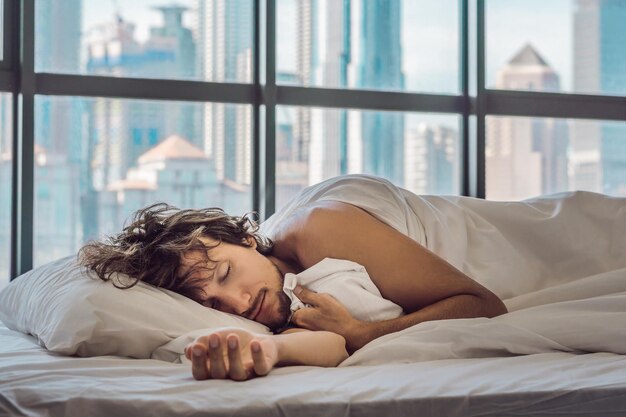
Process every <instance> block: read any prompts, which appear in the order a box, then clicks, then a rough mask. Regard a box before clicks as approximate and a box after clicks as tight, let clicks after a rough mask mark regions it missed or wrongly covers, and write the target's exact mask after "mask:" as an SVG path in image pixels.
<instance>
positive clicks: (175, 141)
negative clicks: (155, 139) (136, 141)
mask: <svg viewBox="0 0 626 417" xmlns="http://www.w3.org/2000/svg"><path fill="white" fill-rule="evenodd" d="M168 159H208V158H207V156H206V155H205V154H204V152H202V149H200V148H198V147H197V146H195V145H194V144H192V143H191V142H189V141H188V140H187V139H184V138H182V137H180V136H178V135H172V136H169V137H168V138H167V139H165V140H164V141H163V142H161V143H159V144H158V145H156V146H155V147H154V148H152V149H150V150H148V151H147V152H146V153H144V154H143V155H141V156H140V157H139V160H138V161H139V163H140V164H144V163H147V162H154V161H165V160H168Z"/></svg>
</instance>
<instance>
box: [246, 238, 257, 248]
mask: <svg viewBox="0 0 626 417" xmlns="http://www.w3.org/2000/svg"><path fill="white" fill-rule="evenodd" d="M246 241H247V242H248V245H250V247H251V248H252V249H256V247H257V243H256V239H255V238H254V237H253V236H252V235H248V236H247V237H246Z"/></svg>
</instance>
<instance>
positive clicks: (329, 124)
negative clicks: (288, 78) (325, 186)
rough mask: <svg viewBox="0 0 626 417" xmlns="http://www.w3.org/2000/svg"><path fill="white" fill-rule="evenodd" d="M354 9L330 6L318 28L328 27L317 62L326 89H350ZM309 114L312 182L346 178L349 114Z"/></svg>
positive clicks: (337, 111) (346, 4)
mask: <svg viewBox="0 0 626 417" xmlns="http://www.w3.org/2000/svg"><path fill="white" fill-rule="evenodd" d="M350 6H351V2H350V1H349V0H340V1H331V2H326V7H325V9H324V10H325V13H324V17H323V19H320V21H319V23H318V25H319V24H322V23H324V27H320V31H321V32H323V33H324V38H323V39H324V47H323V50H324V54H323V56H321V57H320V59H319V61H318V62H317V64H318V69H319V71H318V74H319V79H318V80H317V83H318V84H321V85H323V86H325V87H330V88H346V87H348V63H349V62H350V44H351V39H350V36H351V33H350V9H351V7H350ZM320 49H321V48H320ZM309 71H310V70H309ZM307 110H308V109H307ZM308 111H309V112H312V120H311V123H310V132H311V141H310V149H309V152H310V155H309V156H310V157H309V181H310V182H311V183H317V182H320V181H322V180H324V179H326V178H329V177H334V176H337V175H341V174H345V173H346V167H347V166H346V153H347V147H348V143H347V136H348V132H347V112H346V111H345V110H342V109H314V110H312V111H311V110H308Z"/></svg>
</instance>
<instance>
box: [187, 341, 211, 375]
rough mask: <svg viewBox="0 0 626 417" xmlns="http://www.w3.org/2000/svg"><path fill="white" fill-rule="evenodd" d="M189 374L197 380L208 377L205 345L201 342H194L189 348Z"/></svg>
mask: <svg viewBox="0 0 626 417" xmlns="http://www.w3.org/2000/svg"><path fill="white" fill-rule="evenodd" d="M189 352H190V354H191V374H192V375H193V377H194V379H197V380H199V381H201V380H204V379H207V378H208V377H209V369H208V368H207V361H206V346H204V345H203V344H202V343H194V344H193V346H192V347H191V349H189Z"/></svg>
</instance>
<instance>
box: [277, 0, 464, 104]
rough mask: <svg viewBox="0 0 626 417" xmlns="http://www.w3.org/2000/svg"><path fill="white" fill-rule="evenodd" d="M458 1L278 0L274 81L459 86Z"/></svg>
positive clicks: (427, 88) (448, 89)
mask: <svg viewBox="0 0 626 417" xmlns="http://www.w3.org/2000/svg"><path fill="white" fill-rule="evenodd" d="M458 5H459V2H458V1H457V0H384V1H381V0H278V1H277V29H276V31H277V36H276V38H277V49H276V59H277V63H276V66H277V82H279V83H281V84H295V85H305V86H319V87H334V88H346V87H347V88H362V89H370V90H372V89H377V90H393V91H423V92H437V93H453V94H454V93H458V92H459V14H458V13H459V8H458Z"/></svg>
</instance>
